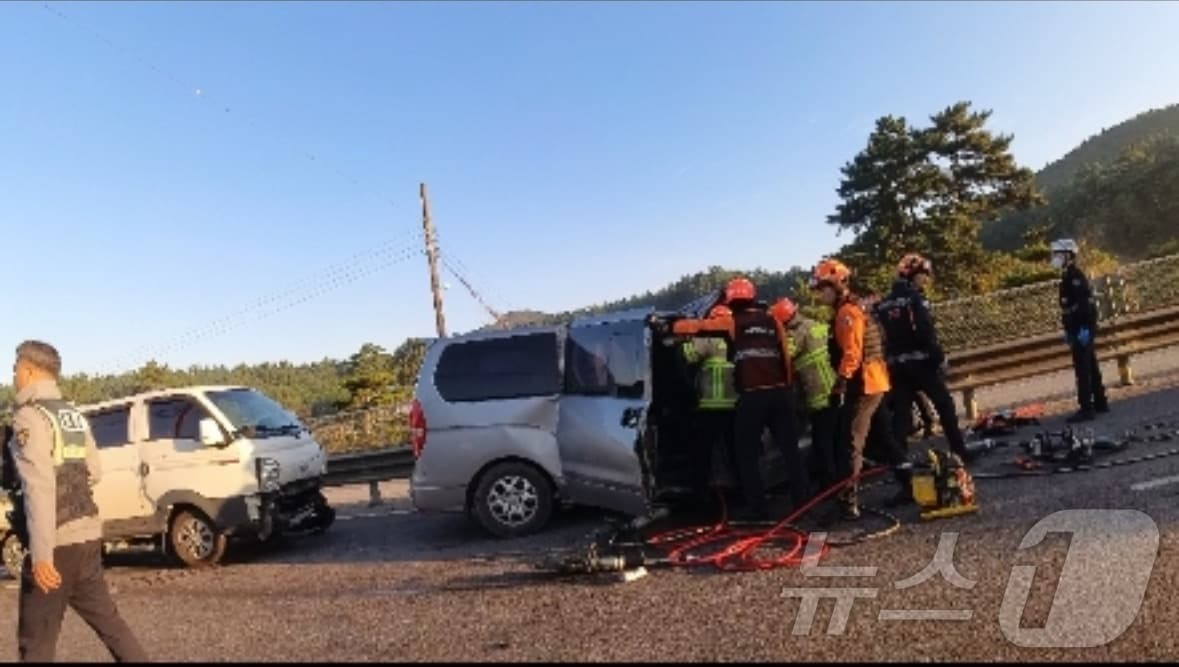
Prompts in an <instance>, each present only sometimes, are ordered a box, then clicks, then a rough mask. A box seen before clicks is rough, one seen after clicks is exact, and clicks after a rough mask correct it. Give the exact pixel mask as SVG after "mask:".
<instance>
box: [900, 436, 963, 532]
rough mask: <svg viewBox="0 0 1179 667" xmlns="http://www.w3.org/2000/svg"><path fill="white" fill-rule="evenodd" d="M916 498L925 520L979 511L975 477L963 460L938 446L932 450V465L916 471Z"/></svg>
mask: <svg viewBox="0 0 1179 667" xmlns="http://www.w3.org/2000/svg"><path fill="white" fill-rule="evenodd" d="M913 500H915V501H917V504H918V505H919V506H921V508H922V510H923V511H922V512H921V518H922V519H923V520H926V521H929V520H931V519H942V518H945V517H951V516H959V515H962V514H972V513H974V512H977V511H978V500H977V498H976V497H975V495H974V480H973V478H971V476H970V473H969V472H967V470H966V465H965V464H964V463H962V459H960V458H959V457H958V456H957V455H956V454H953V453H946V452H939V451H937V450H935V449H930V450H929V467H928V468H924V467H923V468H919V469H916V470H914V471H913Z"/></svg>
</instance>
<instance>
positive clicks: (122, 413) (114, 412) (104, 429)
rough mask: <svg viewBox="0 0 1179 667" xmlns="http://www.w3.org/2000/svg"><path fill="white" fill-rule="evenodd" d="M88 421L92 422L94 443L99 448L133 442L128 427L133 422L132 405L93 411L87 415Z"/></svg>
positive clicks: (91, 431) (91, 428) (91, 429)
mask: <svg viewBox="0 0 1179 667" xmlns="http://www.w3.org/2000/svg"><path fill="white" fill-rule="evenodd" d="M86 421H87V422H89V423H90V433H91V434H93V435H94V444H95V445H97V446H98V448H99V449H105V448H107V447H122V446H123V445H127V444H130V443H131V434H130V432H129V429H128V427H129V425H130V423H131V407H130V406H127V405H124V406H122V407H118V408H107V409H106V410H102V411H100V412H92V413H90V414H88V415H86Z"/></svg>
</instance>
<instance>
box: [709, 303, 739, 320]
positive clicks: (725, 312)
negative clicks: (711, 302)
mask: <svg viewBox="0 0 1179 667" xmlns="http://www.w3.org/2000/svg"><path fill="white" fill-rule="evenodd" d="M732 316H733V311H732V309H731V308H729V307H728V306H726V305H724V304H723V303H719V304H717V305H715V306H713V307H712V310H709V311H708V317H709V319H713V318H717V317H732Z"/></svg>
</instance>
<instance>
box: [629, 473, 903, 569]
mask: <svg viewBox="0 0 1179 667" xmlns="http://www.w3.org/2000/svg"><path fill="white" fill-rule="evenodd" d="M888 469H889V468H888V466H879V467H876V468H870V469H868V470H864V471H861V472H860V474H859V475H855V476H852V477H848V478H847V479H845V480H843V481H842V482H839V483H837V484H835V485H834V486H832V487H830V488H828V489H827V490H825V491H823V492H822V493H820V494H819V495H817V496H815V497H814V498H812V499H810V500H809V501H807V502H806V503H805V504H803V505H802V507H799V508H798V509H796V510H794V512H792V513H791V514H790V515H789V516H787V517H786V518H784V519H782V520H780V521H778V522H777V523H775V524H773V525H772V526H770V527H769V528H741V527H735V526H732V525H730V524H729V522H728V512H727V510H726V508H725V504H724V498H723V497H722V498H721V517H720V520H719V521H718V522H717V523H715V524H712V525H709V526H696V527H693V528H683V529H678V530H672V531H667V532H663V533H658V534H656V535H653V536H652V537H650V538H649V539H648V540H647V544H649V545H651V546H656V547H661V548H663V549H665V550H667V551H668V554H667V562H668V563H669V564H670V565H675V566H680V567H689V566H697V565H713V566H715V567H717V568H719V569H721V570H725V571H730V572H751V571H756V570H770V569H776V568H784V567H796V566H800V565H804V564H806V563H807V562H808V561H809V562H812V563H813V562H818V561H819V560H821V559H822V558H823V557H824V556H826V555H827V553H828V552H829V550H830V547H829V546H828V545H827V544H823V546H822V548H821V549H820V550H819V553H817V554H811V555H810V556H806V555H805V553H806V546H807V544H808V540H809V538H810V536H809V535H808V534H807V533H806V532H804V531H802V530H799V529H798V528H796V527H794V525H793V524H794V522H795V521H797V520H798V519H800V518H801V517H802V516H803V515H805V514H806V513H808V512H810V511H811V510H812V509H814V508H815V506H816V505H818V504H819V503H821V502H823V501H824V500H826V499H828V498H830V497H831V496H832V495H834V494H835V493H838V492H839V491H840V490H842V489H844V488H846V487H847V486H849V485H851V484H852V483H854V482H856V481H859V480H860V479H863V478H865V477H870V476H872V475H876V474H879V473H882V472H885V471H887V470H888ZM704 546H711V547H714V551H713V552H712V553H710V554H707V555H701V556H693V555H690V554H691V552H693V551H696V550H698V549H700V548H701V547H704ZM766 547H778V548H780V549H784V550H786V553H785V554H783V555H779V556H774V557H762V556H758V555H757V552H758V550H759V549H762V548H766Z"/></svg>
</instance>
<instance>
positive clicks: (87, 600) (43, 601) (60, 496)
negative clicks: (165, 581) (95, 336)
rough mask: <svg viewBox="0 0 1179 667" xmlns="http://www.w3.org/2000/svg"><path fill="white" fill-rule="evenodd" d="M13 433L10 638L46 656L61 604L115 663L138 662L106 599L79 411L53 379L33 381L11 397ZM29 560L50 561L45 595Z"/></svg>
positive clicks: (91, 459) (34, 657)
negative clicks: (20, 549)
mask: <svg viewBox="0 0 1179 667" xmlns="http://www.w3.org/2000/svg"><path fill="white" fill-rule="evenodd" d="M13 429H14V431H15V434H14V436H13V437H12V439H11V441H10V442H9V443H8V448H9V451H10V452H11V455H12V462H13V464H14V466H15V468H16V472H17V475H18V476H19V477H20V483H21V487H22V494H21V504H22V505H23V508H22V509H23V512H17V513H16V514H23V516H24V521H23V522H22V523H23V525H19V526H18V530H19V531H20V532H19V533H18V534H19V536H20V538H21V540H22V542H23V543H24V544H25V545H26V546H27V547H28V550H29V553H28V555H27V556H26V557H25V565H24V568H23V571H22V572H21V588H20V617H19V620H18V623H17V626H18V627H17V644H18V650H19V653H20V659H21V661H24V662H51V661H52V660H53V657H54V654H55V650H56V645H57V638H58V635H59V633H60V631H61V623H62V620H63V619H64V616H65V609H66V606H67V605H68V606H70V607H72V608H73V609H74V611H75V612H77V614H78V615H79V616H81V617H82V620H84V621H86V623H87V624H88V625H89V626H90V627H91V628H93V629H94V631H95V632H96V633H97V634H98V636H99V638H100V639H102V641H103V643H104V644H106V647H107V650H109V651H110V653H111V655H112V657H114V658H115V659H116V660H118V661H119V662H146V661H147V655H146V654H145V653H144V651H143V649H142V648H141V647H140V645H139V642H138V641H136V639H135V637H134V636H133V635H132V634H131V629H130V628H128V627H127V624H126V622H124V621H123V619H122V617H121V616H120V615H119V612H118V609H117V608H116V607H115V603H114V600H112V599H111V596H110V591H109V590H108V588H107V585H106V580H105V579H104V577H103V572H102V541H101V538H102V521H101V519H100V518H99V516H98V506H97V505H96V504H95V502H94V496H93V493H92V492H91V486H92V485H93V484H94V483H95V482H97V480H98V478H99V476H100V475H101V467H100V465H99V462H98V452H97V449H96V448H95V445H94V438H93V436H92V435H91V433H90V429H89V426H88V425H87V423H86V419H85V417H83V416H82V414H81V413H79V412H78V411H77V410H76V409H74V407H73V405H71V404H70V403H68V402H66V401H63V400H62V397H61V392H60V391H59V390H58V388H57V385H56V384H55V383H53V382H37V383H35V384H33V385H30V386H28V387H25V388H24V390H22V391H21V392H20V393H18V394H17V396H16V413H15V414H14V415H13ZM34 562H52V563H53V565H54V567H55V568H56V569H57V571H58V574H60V576H61V584H60V585H59V586H58V587H57V588H56V589H54V590H51V591H49V592H48V593H45V592H43V591H41V589H40V588H38V587H37V585H36V584H35V583H34V580H33V567H32V564H33V563H34Z"/></svg>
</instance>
